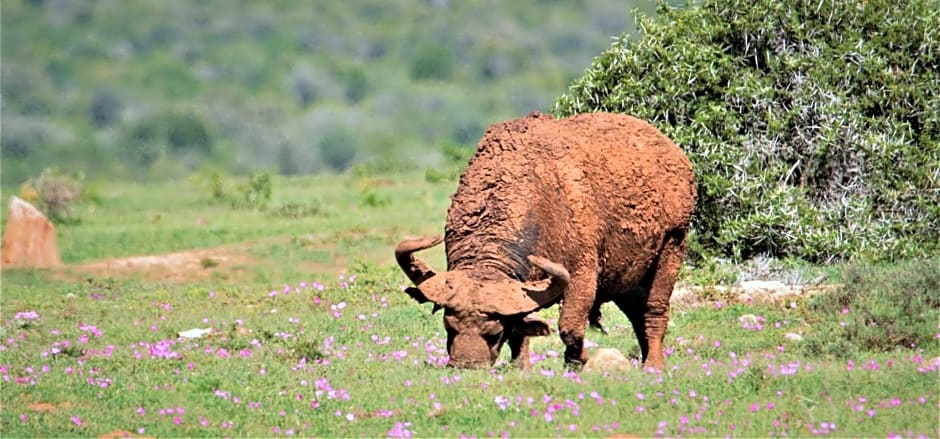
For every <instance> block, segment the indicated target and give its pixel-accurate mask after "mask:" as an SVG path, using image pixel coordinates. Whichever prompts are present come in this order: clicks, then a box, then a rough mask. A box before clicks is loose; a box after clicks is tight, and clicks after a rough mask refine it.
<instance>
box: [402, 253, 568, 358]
mask: <svg viewBox="0 0 940 439" xmlns="http://www.w3.org/2000/svg"><path fill="white" fill-rule="evenodd" d="M442 241H443V240H442V239H441V237H435V238H422V239H412V240H406V241H403V242H402V243H401V244H399V245H398V247H397V248H396V249H395V258H396V260H397V261H398V265H400V266H401V268H402V270H403V271H404V272H405V274H406V275H407V276H408V278H409V279H411V281H412V282H413V283H414V284H415V286H414V287H408V288H407V289H406V290H405V292H406V293H408V295H410V296H411V297H412V298H413V299H415V300H417V301H418V303H425V302H433V303H434V310H435V311H436V310H438V309H440V308H443V309H444V329H445V330H446V331H447V353H448V354H449V355H450V363H449V364H450V365H451V366H457V367H488V366H492V365H493V363H494V362H495V361H496V358H497V357H498V356H499V351H500V349H501V348H502V346H503V344H504V343H506V342H509V343H510V345H511V346H513V350H518V349H523V348H525V346H526V344H525V343H524V341H525V337H528V336H538V335H548V333H549V329H548V325H547V324H546V323H545V322H544V321H542V320H540V319H537V318H535V317H534V316H530V315H529V314H531V313H533V312H535V311H537V310H539V309H540V308H543V307H545V306H548V305H550V304H551V303H553V302H554V301H555V300H556V299H557V298H558V297H560V296H561V295H562V293H563V292H564V290H565V288H566V287H567V286H568V280H569V278H570V276H569V274H568V270H566V269H565V268H564V267H563V266H561V265H560V264H556V263H554V262H551V261H549V260H547V259H545V258H541V257H538V256H529V257H528V260H529V262H530V263H532V264H533V265H534V266H536V267H539V268H541V269H542V270H543V271H545V272H546V273H547V274H548V277H547V278H545V279H542V280H539V281H533V282H519V281H517V280H514V279H508V278H505V279H490V278H485V277H481V276H478V275H475V274H476V273H473V272H472V271H468V270H453V271H447V272H444V273H437V272H435V271H434V270H432V269H431V268H429V267H428V266H427V265H426V264H425V263H424V262H423V261H421V260H420V259H417V258H416V257H415V256H414V253H415V252H417V251H419V250H423V249H426V248H429V247H433V246H435V245H438V244H440V243H441V242H442Z"/></svg>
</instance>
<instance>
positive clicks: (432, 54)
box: [409, 42, 455, 80]
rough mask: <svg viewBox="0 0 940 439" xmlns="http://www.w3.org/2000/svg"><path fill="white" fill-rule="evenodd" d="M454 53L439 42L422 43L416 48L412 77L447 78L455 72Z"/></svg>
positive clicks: (412, 63)
mask: <svg viewBox="0 0 940 439" xmlns="http://www.w3.org/2000/svg"><path fill="white" fill-rule="evenodd" d="M454 62H455V60H454V54H453V53H452V52H451V50H450V49H449V48H448V47H446V46H443V45H441V44H439V43H434V42H426V43H422V44H421V45H419V46H418V48H417V49H416V50H415V54H414V58H412V60H411V67H410V70H409V73H410V75H411V79H417V80H422V79H432V80H447V79H450V77H451V75H453V72H454Z"/></svg>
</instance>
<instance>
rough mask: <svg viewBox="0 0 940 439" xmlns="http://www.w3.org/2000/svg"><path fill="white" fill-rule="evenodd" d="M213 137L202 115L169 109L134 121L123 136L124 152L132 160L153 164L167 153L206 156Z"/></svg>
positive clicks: (144, 165)
mask: <svg viewBox="0 0 940 439" xmlns="http://www.w3.org/2000/svg"><path fill="white" fill-rule="evenodd" d="M213 143H214V139H213V136H212V133H211V132H210V131H209V128H208V127H207V126H206V123H205V122H204V121H203V119H202V118H201V117H200V116H198V115H196V114H194V113H190V112H186V111H168V112H164V113H158V114H154V115H151V116H149V117H145V118H143V119H141V120H138V121H137V122H135V123H133V124H131V125H130V126H129V127H128V128H127V129H126V133H125V136H124V152H125V156H126V159H127V160H129V161H130V162H131V163H134V164H137V165H140V166H143V167H145V168H146V167H150V166H151V165H153V163H154V162H156V161H157V160H158V159H160V158H161V157H162V156H164V155H165V154H173V155H177V156H197V157H204V156H207V155H209V154H211V153H212V150H213Z"/></svg>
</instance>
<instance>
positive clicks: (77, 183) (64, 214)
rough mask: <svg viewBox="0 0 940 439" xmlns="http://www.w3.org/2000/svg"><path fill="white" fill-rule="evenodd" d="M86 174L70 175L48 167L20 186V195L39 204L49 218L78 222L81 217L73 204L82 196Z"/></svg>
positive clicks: (57, 220)
mask: <svg viewBox="0 0 940 439" xmlns="http://www.w3.org/2000/svg"><path fill="white" fill-rule="evenodd" d="M83 183H84V176H83V175H81V174H79V175H76V176H70V175H66V174H64V173H62V172H61V171H59V170H58V169H55V168H46V169H45V170H43V171H42V173H41V174H40V175H39V176H38V177H36V178H32V179H30V180H28V181H27V182H26V183H24V184H23V185H22V186H21V187H20V197H21V198H23V199H24V200H26V201H28V202H31V203H36V204H38V206H37V207H38V208H39V210H41V211H42V212H43V213H44V214H45V215H46V217H47V218H49V220H51V221H53V222H56V223H77V222H79V221H80V219H79V217H78V216H77V215H76V214H75V213H74V212H73V211H72V205H73V204H74V203H75V202H76V201H78V200H79V199H80V198H81V197H82V192H83V186H84V184H83Z"/></svg>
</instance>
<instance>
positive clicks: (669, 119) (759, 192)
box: [554, 0, 940, 261]
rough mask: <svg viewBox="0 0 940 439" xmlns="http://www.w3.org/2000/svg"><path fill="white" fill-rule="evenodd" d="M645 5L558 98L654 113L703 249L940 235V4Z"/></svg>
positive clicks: (858, 251)
mask: <svg viewBox="0 0 940 439" xmlns="http://www.w3.org/2000/svg"><path fill="white" fill-rule="evenodd" d="M659 13H660V16H659V17H658V19H656V20H654V19H651V18H648V17H641V18H640V19H639V24H640V27H641V29H642V31H643V36H642V38H641V39H639V40H635V41H634V40H631V39H630V38H629V37H628V36H627V35H624V36H621V37H620V38H618V39H617V40H616V41H614V42H613V43H612V44H611V46H610V47H609V48H608V49H607V50H606V51H605V52H604V53H603V54H602V55H601V56H599V57H597V58H596V59H595V60H594V62H593V63H592V65H591V67H590V68H589V69H588V70H587V71H586V72H585V73H584V75H583V76H582V77H581V78H579V79H577V80H575V81H574V82H573V83H572V84H571V86H570V88H569V91H568V93H567V94H566V95H564V96H562V97H560V98H559V99H558V100H557V102H556V103H555V107H554V111H555V113H556V114H558V115H560V116H561V115H569V114H573V113H581V112H588V111H614V112H623V113H627V114H631V115H634V116H636V117H639V118H641V119H646V120H649V121H651V122H652V123H653V124H655V125H657V126H658V127H659V128H660V129H661V130H662V131H663V132H664V133H665V134H666V135H667V136H669V137H670V138H672V139H673V140H675V141H676V143H677V144H679V145H680V146H681V147H682V148H683V149H685V151H686V152H687V153H688V155H689V157H690V159H691V160H692V162H693V164H694V167H695V171H696V176H697V179H698V185H699V191H698V193H699V199H698V207H697V211H696V217H695V218H694V224H693V227H694V228H695V231H696V234H695V239H696V240H697V241H698V242H696V243H693V245H692V246H691V249H692V250H693V251H696V252H703V253H705V254H713V255H724V256H731V257H734V258H736V259H747V258H749V257H752V256H754V255H759V254H770V255H775V256H778V257H784V256H795V257H800V258H803V259H807V260H810V261H831V260H836V259H843V258H849V257H864V258H872V259H895V258H903V257H909V256H914V255H924V254H930V253H932V252H934V251H936V250H938V249H940V190H938V187H940V180H938V178H940V174H938V173H937V169H940V33H938V32H940V30H938V29H940V3H938V2H937V1H936V0H910V1H902V2H895V1H890V0H872V1H867V2H855V1H835V2H811V1H805V0H788V1H783V2H779V1H772V0H757V1H752V0H732V1H713V0H707V1H704V2H701V3H697V4H695V6H691V7H689V8H687V9H680V8H672V7H669V6H667V5H665V4H662V5H661V7H660V10H659Z"/></svg>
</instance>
